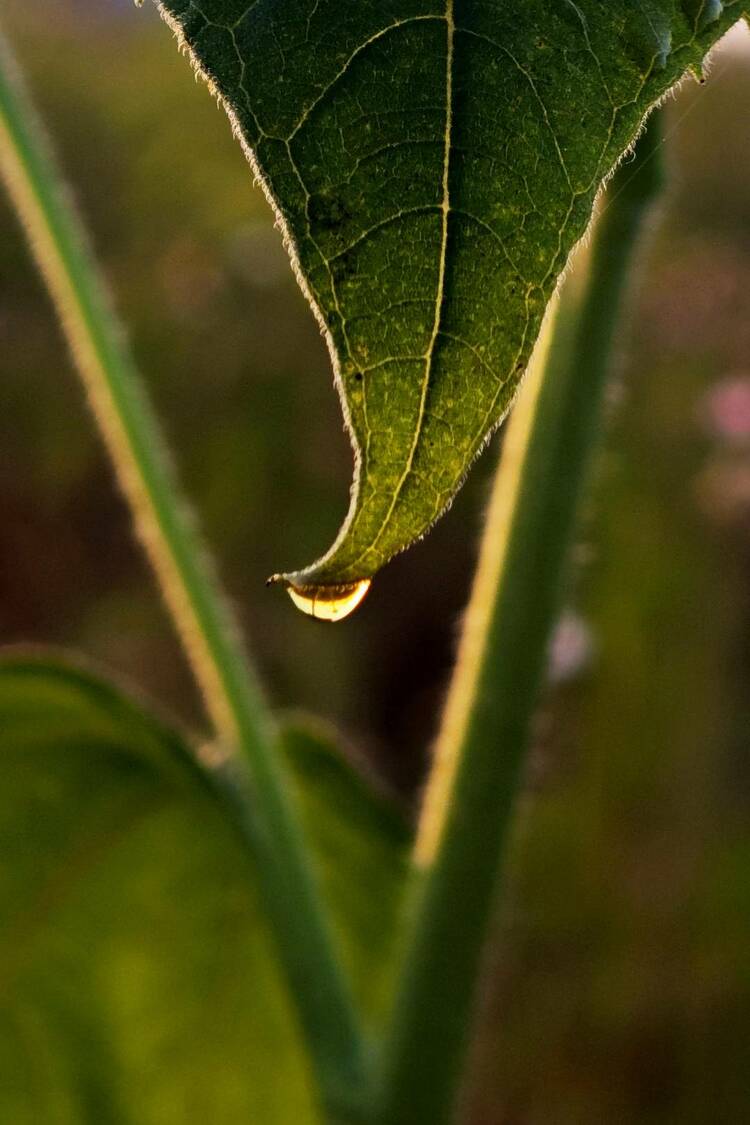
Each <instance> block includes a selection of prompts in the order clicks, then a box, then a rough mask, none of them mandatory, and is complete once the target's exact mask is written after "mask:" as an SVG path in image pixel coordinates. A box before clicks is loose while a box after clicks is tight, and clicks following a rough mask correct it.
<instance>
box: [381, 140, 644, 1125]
mask: <svg viewBox="0 0 750 1125" xmlns="http://www.w3.org/2000/svg"><path fill="white" fill-rule="evenodd" d="M658 144H659V140H658V122H657V121H652V122H651V124H650V126H649V128H648V130H647V131H646V133H645V134H644V135H643V136H642V137H641V139H640V141H639V142H638V146H637V152H636V156H635V158H634V160H632V161H627V162H626V163H624V164H623V165H622V166H621V168H620V169H619V171H618V172H617V174H616V175H615V177H614V179H613V181H612V183H611V186H610V189H609V192H608V194H607V196H606V201H605V205H604V207H603V210H602V213H601V215H600V217H599V219H598V222H597V224H596V227H595V233H594V241H593V246H592V248H591V260H590V266H589V273H588V277H587V281H586V283H585V290H584V293H583V296H582V297H581V299H580V305H578V306H577V313H576V314H574V315H573V317H572V319H571V318H570V317H569V316H568V315H567V312H568V310H567V308H565V309H561V310H559V311H558V313H557V324H558V326H559V329H560V330H559V331H556V332H555V334H554V336H552V337H551V338H550V333H551V318H549V317H548V321H547V324H546V326H545V335H546V340H544V341H540V345H539V347H538V349H537V352H536V355H535V359H534V364H533V367H534V370H532V371H531V372H530V373H529V376H528V380H527V385H526V386H525V387H524V390H523V392H522V395H521V399H520V401H519V403H518V405H517V406H516V407H515V411H514V414H513V417H512V419H511V422H510V425H509V432H508V434H507V436H506V442H505V448H504V450H503V455H502V459H501V464H500V468H499V470H498V473H497V477H496V481H495V485H494V490H493V495H492V499H491V502H490V506H489V511H488V515H487V522H486V528H485V531H484V536H483V541H482V546H481V554H480V561H479V566H478V570H477V575H476V579H475V584H474V589H473V592H472V596H471V600H470V603H469V608H468V613H467V617H466V621H465V626H464V631H463V636H462V640H461V645H460V651H459V660H458V665H457V669H456V673H455V678H454V682H453V684H452V687H451V691H450V694H449V699H448V703H447V706H446V711H445V716H444V724H443V728H442V732H441V734H440V737H439V740H438V747H437V756H436V764H435V767H434V773H433V776H432V778H431V781H430V785H429V787H428V793H427V800H426V802H425V812H424V818H423V821H422V826H421V830H420V836H419V840H418V845H417V852H416V860H417V875H416V877H415V888H414V898H413V900H412V903H411V906H412V911H411V914H410V917H411V918H412V926H411V930H410V933H409V935H408V940H407V946H406V952H405V958H404V964H403V970H402V976H401V980H400V986H399V989H398V992H397V999H396V1005H395V1015H394V1019H393V1024H392V1029H391V1035H390V1038H389V1041H388V1043H387V1044H386V1050H385V1058H384V1070H383V1074H382V1079H381V1081H382V1085H381V1086H380V1088H379V1096H378V1112H377V1121H378V1123H379V1125H444V1123H446V1122H449V1121H451V1120H453V1118H454V1115H455V1113H456V1105H457V1094H458V1090H459V1086H460V1081H461V1078H462V1071H463V1063H464V1060H465V1056H466V1049H467V1044H468V1039H469V1034H470V1028H471V1017H472V1012H473V1006H474V1002H475V999H476V993H477V984H478V979H479V974H480V970H481V965H482V955H483V951H484V946H485V942H486V938H487V933H488V929H489V926H490V924H491V920H492V915H493V909H494V906H495V900H496V896H497V893H498V889H499V882H500V875H501V868H502V861H503V854H504V850H505V845H506V841H507V837H508V828H509V824H510V821H511V816H512V813H513V807H514V801H515V797H516V794H517V792H518V788H519V779H520V777H521V772H522V771H521V766H522V763H523V758H524V752H525V749H526V746H527V743H528V740H529V727H530V722H531V718H532V715H533V711H534V707H535V705H536V701H537V697H538V692H539V687H540V682H541V679H542V676H543V671H544V667H545V659H546V652H547V646H548V641H549V636H550V630H551V627H552V624H553V623H554V621H555V617H556V613H557V610H558V606H559V599H560V596H561V586H562V580H563V576H564V570H565V563H566V559H567V556H568V551H569V546H570V542H571V537H572V534H573V529H574V526H575V514H576V509H577V505H578V500H579V496H580V492H581V485H582V482H583V480H584V479H585V473H586V468H587V466H588V464H589V461H590V455H591V452H592V449H593V448H594V446H595V444H596V438H597V434H598V432H599V429H600V418H601V413H602V410H601V407H602V400H603V392H604V388H605V386H606V380H607V374H608V372H609V368H610V354H611V350H612V342H613V336H614V331H615V327H616V324H617V321H618V313H619V310H620V305H621V297H622V294H623V289H624V285H625V281H626V279H627V276H628V267H629V264H630V261H631V257H632V254H633V249H634V246H635V243H636V239H637V235H638V232H639V230H640V228H641V225H642V221H643V217H644V214H645V212H646V210H647V208H648V205H649V202H650V201H651V199H652V197H653V196H654V194H655V192H656V190H657V186H658V184H659V173H658V161H657V160H656V159H655V154H656V149H657V147H658ZM569 293H570V290H569V288H568V290H567V292H566V291H564V296H563V302H564V303H565V302H567V301H569V300H570V299H571V298H570V297H569ZM563 312H564V313H565V315H562V313H563ZM566 325H567V326H569V327H567V328H566V327H565V326H566ZM420 871H421V872H422V874H420Z"/></svg>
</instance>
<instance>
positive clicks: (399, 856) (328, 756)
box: [282, 718, 410, 1026]
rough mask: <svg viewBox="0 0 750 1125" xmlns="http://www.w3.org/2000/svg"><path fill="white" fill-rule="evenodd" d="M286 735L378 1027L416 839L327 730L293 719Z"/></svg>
mask: <svg viewBox="0 0 750 1125" xmlns="http://www.w3.org/2000/svg"><path fill="white" fill-rule="evenodd" d="M282 734H283V739H284V744H285V748H286V752H287V755H288V757H289V761H290V765H291V767H292V772H293V774H294V776H295V778H296V779H297V781H298V784H299V795H300V798H301V805H302V815H303V819H304V821H305V827H306V828H307V831H308V834H309V837H310V839H311V840H312V842H313V844H314V846H315V852H316V858H317V860H318V861H319V864H320V874H321V879H322V884H323V889H324V892H325V894H326V897H327V899H328V902H329V905H330V907H331V911H332V914H333V919H334V924H335V925H336V928H337V932H338V936H339V939H340V942H341V948H342V955H343V957H344V959H345V961H346V966H347V968H348V970H349V974H350V977H351V979H352V982H353V986H354V988H355V990H356V994H357V999H358V1000H359V1002H360V1005H361V1008H362V1010H363V1013H364V1015H365V1018H369V1021H370V1024H371V1026H374V1025H376V1024H377V1021H378V1018H379V1017H382V1016H383V1015H384V1014H385V1011H384V1010H385V1006H386V1002H387V1000H388V998H389V985H390V983H391V969H392V967H393V956H392V954H393V952H394V949H393V945H394V938H395V936H396V920H397V914H398V908H399V904H400V894H401V890H402V887H403V878H404V876H405V874H406V862H407V855H408V850H407V849H408V846H409V843H410V832H409V831H408V828H407V824H406V821H405V820H404V819H403V818H402V817H401V816H400V815H399V813H398V811H397V810H396V808H395V807H394V806H393V805H392V804H391V803H390V802H389V801H388V800H386V799H385V798H384V797H382V796H379V795H378V793H377V792H376V791H374V790H373V788H372V787H371V786H370V785H369V784H368V783H367V782H366V780H365V779H364V778H363V777H361V776H360V775H359V774H358V773H357V772H356V771H355V770H353V769H352V767H351V766H350V765H349V764H348V763H347V761H346V759H345V758H344V757H343V756H342V755H341V753H340V752H338V751H337V750H336V749H335V746H334V744H333V742H332V735H331V732H330V731H328V730H327V729H326V728H325V727H324V725H323V724H321V723H318V722H314V721H311V720H309V719H297V718H294V719H291V720H289V721H288V722H287V723H285V724H284V726H283V728H282Z"/></svg>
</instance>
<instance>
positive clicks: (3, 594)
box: [0, 0, 750, 1125]
mask: <svg viewBox="0 0 750 1125" xmlns="http://www.w3.org/2000/svg"><path fill="white" fill-rule="evenodd" d="M6 8H7V13H6V14H5V19H6V22H7V24H8V30H9V32H10V33H11V34H12V35H13V37H14V40H15V42H16V43H17V46H18V50H19V54H20V55H21V59H22V61H23V62H24V64H25V65H26V67H27V69H28V71H29V77H30V80H31V81H32V83H33V86H34V88H35V91H36V93H37V97H38V100H39V103H40V108H41V109H42V111H43V113H44V116H45V118H46V120H47V122H48V124H49V126H50V128H51V130H52V131H53V132H54V134H55V137H56V139H57V144H58V147H59V149H60V152H61V156H62V158H63V160H64V163H65V166H66V168H67V169H68V171H69V173H70V174H71V176H72V178H73V179H74V181H75V186H76V191H77V194H78V197H79V200H80V203H81V206H82V208H83V210H84V212H85V215H86V218H87V220H88V221H89V224H90V226H91V228H92V230H93V233H94V237H95V239H96V242H97V246H98V249H99V252H100V255H101V257H102V258H103V260H104V263H105V265H106V267H107V269H108V271H109V274H110V277H111V279H112V281H113V284H114V287H115V289H116V292H117V295H118V301H119V304H120V307H121V309H122V312H123V315H124V318H125V319H126V321H127V322H128V323H129V324H130V325H131V327H132V331H133V337H134V344H135V349H136V353H137V355H138V357H139V359H140V362H141V364H142V367H143V369H144V372H145V374H146V376H147V378H148V381H149V384H150V386H151V388H152V390H153V392H154V395H155V397H156V400H157V404H158V406H159V407H160V412H161V414H162V416H163V417H164V419H165V420H166V425H167V429H168V431H169V432H170V433H171V436H172V438H173V441H174V444H175V446H176V449H177V451H178V459H179V462H180V465H181V467H182V470H183V477H184V479H185V483H186V485H187V487H188V491H189V492H190V494H191V495H192V496H193V497H194V499H195V502H196V505H197V506H198V508H199V509H200V512H201V514H202V517H203V519H204V522H205V524H206V530H207V532H208V536H209V538H210V541H211V542H212V543H214V544H216V546H217V549H218V552H219V555H220V557H221V559H222V561H223V569H224V572H225V574H226V577H227V580H228V585H229V587H230V589H231V591H232V593H233V595H234V596H235V598H236V600H237V602H238V604H239V605H240V607H241V613H242V616H243V618H244V619H245V621H246V622H247V625H248V628H249V630H250V632H251V634H252V636H253V637H254V638H255V639H256V646H255V647H256V649H257V651H258V655H259V659H260V662H261V664H262V670H263V672H264V673H265V676H266V679H267V681H268V682H269V683H270V685H271V689H272V693H273V695H274V698H275V700H276V701H277V702H278V703H281V704H282V705H283V704H288V703H294V704H295V705H302V706H308V707H311V708H314V709H315V710H316V711H317V712H319V713H324V714H327V715H329V716H332V717H333V718H334V719H335V720H336V721H337V722H338V723H339V725H340V726H341V727H342V728H343V729H344V731H345V733H346V735H347V736H348V737H349V738H350V739H351V741H352V742H355V743H357V744H358V745H360V746H363V747H364V748H365V750H366V751H367V753H368V754H370V755H371V756H372V758H373V759H374V760H375V761H376V762H377V763H378V764H379V765H380V766H381V767H382V769H383V771H384V772H385V774H386V775H387V776H388V777H389V778H390V779H391V781H392V782H393V783H394V785H395V786H397V787H398V788H399V789H400V791H401V792H402V793H403V794H404V798H405V800H406V801H408V800H409V798H410V797H411V796H412V795H413V793H414V792H415V787H416V786H417V785H418V782H419V779H420V777H421V775H422V770H423V764H424V756H425V748H426V746H427V745H428V744H429V739H430V737H431V735H432V733H433V729H434V723H435V717H436V709H437V707H438V706H439V702H440V699H441V697H442V692H443V688H444V685H445V680H446V675H447V670H448V667H449V665H450V660H451V655H452V651H453V640H454V635H455V629H456V622H457V615H458V613H459V612H460V608H461V606H462V605H463V603H464V602H465V598H466V593H467V587H468V582H469V578H470V573H471V564H472V558H473V544H474V541H475V538H476V532H477V529H478V519H479V513H480V511H481V507H482V504H483V501H484V496H485V491H486V480H487V475H488V473H489V472H490V471H491V469H492V462H493V458H492V454H490V455H489V456H486V457H485V458H484V460H483V461H482V462H481V463H480V464H479V465H478V466H477V468H476V469H475V470H474V473H473V475H472V477H471V479H470V481H469V483H468V485H467V487H466V489H465V491H464V493H463V494H462V495H461V496H460V497H459V499H458V501H457V503H456V505H455V507H454V510H453V512H452V513H451V515H450V516H449V517H448V518H447V519H446V520H444V521H443V522H442V523H441V524H440V525H439V526H438V527H437V528H436V529H435V531H434V532H433V533H432V534H431V535H430V537H429V538H428V539H427V540H426V541H425V542H424V543H423V544H421V545H419V546H417V547H416V548H414V549H413V550H412V551H411V552H410V553H409V554H408V555H406V556H404V557H402V558H400V559H398V560H397V561H396V562H394V563H393V564H392V566H391V567H389V568H388V569H387V570H386V571H385V572H384V573H383V575H382V577H381V578H380V579H379V580H378V583H377V588H376V591H375V593H374V594H373V595H371V597H370V599H369V600H368V601H367V602H366V603H365V604H364V606H363V608H362V610H361V611H360V612H359V613H358V614H357V616H356V618H354V619H352V620H351V621H350V622H344V623H343V624H342V625H340V626H336V627H335V628H333V629H326V628H324V627H316V626H314V625H312V624H311V623H310V622H309V621H308V620H305V619H303V618H302V617H301V616H300V615H299V614H296V613H294V612H293V611H292V610H291V608H290V607H289V604H288V602H287V599H286V598H283V597H282V596H281V595H280V594H278V593H277V592H268V591H266V590H265V588H264V586H263V580H264V578H265V577H266V575H267V574H269V573H271V572H272V571H274V570H276V569H280V568H286V567H287V566H288V565H290V564H294V562H295V561H297V560H299V559H301V558H306V557H310V558H312V557H314V556H315V555H316V554H317V553H319V551H320V550H321V549H322V548H323V547H324V546H325V545H326V544H327V543H328V542H330V540H331V538H332V536H333V533H334V532H335V530H336V528H337V526H338V524H339V522H340V519H341V517H342V515H343V512H344V510H345V507H346V490H347V484H348V479H349V471H350V455H349V450H348V443H347V440H346V438H345V436H344V434H343V433H342V432H341V426H340V420H339V414H338V404H337V402H336V399H335V396H334V395H333V394H332V393H331V388H330V385H329V383H330V371H329V362H328V357H327V355H326V352H325V348H324V345H323V342H322V340H321V339H320V338H319V335H318V332H317V328H316V326H315V325H314V323H313V320H312V318H311V316H310V314H309V311H308V310H307V307H306V305H305V303H304V300H303V298H302V297H301V295H300V294H299V293H298V292H297V289H296V286H295V283H294V281H293V279H292V278H291V274H290V272H289V270H288V266H287V262H286V258H285V256H284V254H283V251H282V249H281V246H280V242H279V239H278V236H277V235H275V234H274V232H273V231H272V230H271V223H270V218H269V214H268V210H267V207H266V204H265V203H264V201H263V199H262V198H261V196H260V193H258V192H253V191H252V189H251V188H250V181H249V177H248V172H247V168H246V166H245V163H244V160H243V158H242V155H241V153H240V151H239V149H238V147H237V146H236V145H235V143H234V142H233V141H232V138H231V136H230V134H229V130H228V128H227V126H226V122H225V120H224V118H223V115H222V114H221V113H220V111H218V110H217V109H216V107H215V106H214V105H213V103H212V102H211V100H210V99H209V98H208V97H207V95H206V93H205V90H203V89H201V88H200V87H197V86H196V85H195V83H194V81H193V79H192V78H191V76H190V73H189V69H188V67H187V66H186V65H185V63H184V61H183V60H181V59H180V58H179V57H178V56H177V54H176V52H175V50H174V46H173V44H172V43H171V42H170V38H169V34H168V32H166V31H165V29H164V28H163V26H161V25H160V24H159V22H158V20H157V18H156V15H155V13H154V12H152V11H149V10H147V9H144V10H143V11H141V12H136V11H134V10H131V7H130V4H129V3H127V2H125V0H118V2H117V3H111V4H107V5H102V4H100V3H95V2H94V0H90V2H83V0H76V2H72V0H58V2H55V3H53V2H52V0H36V3H35V4H33V5H28V4H24V3H22V2H21V0H9V2H8V3H6ZM671 112H672V126H673V131H672V133H671V136H670V139H669V149H670V154H669V156H670V165H671V171H672V175H671V185H672V186H671V190H670V194H669V198H668V200H667V201H666V203H665V206H664V208H663V212H662V225H661V227H660V230H659V232H658V235H657V237H656V239H655V241H654V243H653V246H652V250H651V254H650V258H649V263H648V269H647V271H646V272H645V273H644V275H643V278H642V284H641V287H640V291H639V295H638V300H637V308H636V309H635V318H636V324H637V326H638V330H637V332H635V333H632V334H631V336H630V339H629V341H628V347H627V355H626V356H625V357H624V360H623V364H622V368H621V376H622V381H621V383H620V384H618V387H617V388H614V389H613V397H617V398H618V399H619V400H620V403H619V408H618V412H617V415H616V420H615V425H614V429H613V432H612V434H611V437H610V440H609V442H608V446H607V451H606V453H605V454H604V456H603V457H602V458H601V461H600V466H599V473H598V482H597V489H596V501H595V503H592V505H591V511H590V513H589V516H588V518H587V520H586V521H585V524H584V526H583V527H582V528H581V532H580V543H581V550H580V554H581V559H582V562H583V563H584V566H583V570H582V577H581V579H580V581H579V583H578V584H577V589H576V591H575V592H571V600H572V601H573V602H574V603H575V605H576V612H577V616H576V617H575V618H573V619H571V620H570V621H569V624H568V627H567V629H566V630H564V631H563V632H562V633H561V634H560V635H559V637H558V644H557V646H556V659H555V668H556V671H557V675H558V678H560V677H562V678H564V682H563V683H562V684H561V685H559V686H558V688H557V690H555V691H554V692H553V693H551V694H550V696H549V699H548V702H547V705H546V706H545V709H544V711H543V713H542V715H541V716H540V720H539V724H538V737H537V746H536V749H535V752H534V755H533V760H532V768H531V770H530V778H529V795H530V799H529V801H528V802H527V806H526V813H527V815H526V816H525V817H524V826H523V827H524V831H522V832H521V833H520V834H519V839H518V842H517V851H516V856H517V858H516V875H515V884H516V885H515V890H514V894H513V896H512V899H511V902H510V903H509V905H508V907H507V909H506V912H505V916H504V918H503V919H502V922H501V923H500V924H499V927H498V943H497V960H498V968H497V969H496V970H494V971H493V972H492V973H488V979H487V988H486V1026H485V1030H484V1034H483V1035H482V1036H481V1042H479V1043H478V1044H477V1050H476V1057H475V1071H476V1074H477V1076H481V1078H482V1082H481V1086H482V1087H483V1092H482V1094H481V1096H480V1095H479V1094H478V1093H471V1092H469V1093H468V1094H467V1097H468V1099H469V1102H470V1104H471V1107H472V1112H471V1116H472V1118H473V1120H475V1121H476V1122H482V1123H484V1122H492V1123H497V1125H500V1123H502V1125H512V1123H513V1125H515V1123H524V1125H525V1123H529V1125H544V1123H546V1122H550V1123H552V1122H554V1125H567V1123H568V1122H570V1123H573V1122H581V1121H590V1120H604V1121H620V1120H622V1121H628V1122H630V1121H638V1122H647V1123H651V1122H654V1123H657V1122H658V1123H660V1125H661V1123H671V1122H680V1125H684V1123H688V1125H691V1123H693V1122H694V1123H696V1125H697V1123H699V1122H700V1123H704V1122H706V1121H709V1120H710V1121H730V1120H741V1119H742V1118H743V1114H744V1113H746V1109H747V1105H748V1098H750V1091H749V1090H748V1088H747V1083H748V1078H747V1074H746V1066H745V1054H744V1050H743V1038H744V1034H745V1032H746V1028H747V1025H748V1019H749V1018H750V974H749V973H748V967H747V965H748V962H747V956H746V950H747V946H748V940H749V939H750V932H748V931H749V927H750V923H749V922H748V919H750V875H748V872H750V862H749V861H750V785H749V784H748V780H747V779H748V771H747V749H748V737H747V730H748V719H749V718H750V714H749V708H748V702H747V698H748V697H747V691H746V684H747V680H748V672H749V671H750V598H749V597H748V589H750V584H749V583H748V576H749V572H750V329H748V325H750V315H748V314H749V313H750V284H748V282H749V281H750V254H749V253H748V251H750V235H749V234H748V231H750V145H748V139H749V138H748V136H747V127H746V124H745V122H746V121H747V119H748V113H750V65H749V64H748V58H747V55H745V57H744V58H743V57H742V55H741V54H740V53H739V51H738V50H731V51H730V50H725V52H724V53H723V54H722V55H721V56H720V57H718V58H717V60H716V63H715V66H714V69H713V76H712V77H711V79H710V81H709V83H708V85H707V86H706V88H705V89H703V90H698V88H697V87H696V86H693V85H691V84H687V85H686V86H685V87H684V89H683V91H682V92H681V94H680V96H679V97H678V98H677V99H676V100H675V104H674V105H673V107H672V110H671ZM187 138H189V144H187V145H186V139H187ZM0 229H1V230H2V238H0V368H2V377H0V447H1V448H2V450H3V454H2V457H1V458H0V640H2V641H3V642H5V643H7V642H14V641H19V640H29V639H32V640H34V639H38V640H40V641H42V640H44V641H55V642H58V643H64V644H65V645H67V646H73V647H76V648H79V649H84V650H85V651H87V652H89V653H91V654H93V655H94V656H96V657H98V658H99V659H101V660H102V661H105V662H106V663H107V664H108V665H109V666H110V667H113V668H115V669H118V670H119V671H120V672H122V673H123V674H125V675H126V676H128V677H129V678H130V679H132V680H133V681H135V682H136V683H139V684H141V685H145V686H147V687H148V690H149V692H150V693H151V694H152V695H153V696H154V697H157V698H159V699H161V700H164V701H166V702H167V703H168V704H169V706H171V708H172V710H173V711H174V712H175V713H177V714H178V715H183V716H186V717H190V718H193V717H194V716H195V714H196V713H197V708H196V707H195V704H194V700H193V697H192V694H191V693H192V687H191V684H190V680H189V677H188V675H187V673H186V671H185V669H184V668H183V665H182V663H181V657H180V655H179V652H178V650H177V648H176V646H175V644H174V642H173V639H172V635H171V631H170V627H169V624H168V622H167V621H166V619H165V618H164V616H163V614H162V611H161V608H160V606H159V603H158V599H157V596H156V593H155V591H154V589H153V587H152V584H151V580H150V577H149V575H148V573H147V572H146V569H145V566H144V564H143V563H142V560H141V558H140V555H139V553H138V551H137V549H136V548H135V547H134V546H133V544H132V542H131V537H130V528H129V520H128V516H127V514H126V512H125V510H124V508H123V507H122V505H121V503H120V501H119V499H118V498H117V496H116V495H115V492H114V488H113V486H112V483H111V478H110V474H109V471H108V469H107V467H106V465H105V461H104V456H103V454H102V452H101V450H100V449H99V446H98V444H97V441H96V439H95V438H94V437H93V435H92V429H91V426H90V424H89V420H88V418H87V416H86V411H85V408H84V406H83V404H82V402H81V399H80V394H79V390H78V386H77V383H76V380H75V378H74V376H73V374H72V373H71V371H70V370H69V364H68V360H67V356H66V354H65V350H64V347H63V345H62V343H61V340H60V337H59V335H58V333H57V330H56V328H55V325H54V322H53V319H52V317H51V314H50V310H49V306H48V303H47V300H46V297H45V295H44V293H43V290H42V287H41V284H40V282H39V281H38V279H37V278H36V276H35V274H34V273H33V270H32V268H31V266H30V264H29V261H28V255H27V251H26V248H25V246H24V245H23V242H22V239H21V236H20V235H19V233H18V232H17V230H16V228H15V224H14V221H13V220H12V217H11V216H10V213H9V211H8V210H7V206H6V204H5V203H4V201H3V202H0ZM618 388H619V389H618ZM623 388H624V389H623ZM582 624H583V626H584V627H583V628H581V625H582ZM500 1016H502V1032H500V1031H499V1030H498V1027H499V1026H500V1018H499V1017H500ZM479 1085H480V1084H479V1083H478V1084H477V1088H478V1086H479Z"/></svg>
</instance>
